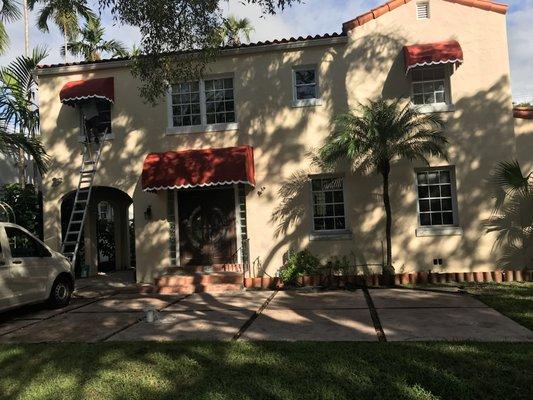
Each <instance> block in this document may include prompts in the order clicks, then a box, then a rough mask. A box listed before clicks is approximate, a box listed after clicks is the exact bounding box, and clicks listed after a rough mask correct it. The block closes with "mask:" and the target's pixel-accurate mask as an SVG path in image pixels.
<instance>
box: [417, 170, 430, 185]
mask: <svg viewBox="0 0 533 400" xmlns="http://www.w3.org/2000/svg"><path fill="white" fill-rule="evenodd" d="M416 177H417V180H418V184H419V185H427V183H428V176H427V174H426V173H425V172H420V173H418V174H417V175H416Z"/></svg>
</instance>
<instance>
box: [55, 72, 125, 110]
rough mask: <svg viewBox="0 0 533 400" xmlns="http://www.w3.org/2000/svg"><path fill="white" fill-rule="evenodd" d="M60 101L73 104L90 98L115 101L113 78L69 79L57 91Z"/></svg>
mask: <svg viewBox="0 0 533 400" xmlns="http://www.w3.org/2000/svg"><path fill="white" fill-rule="evenodd" d="M59 98H60V100H61V102H62V103H64V104H67V105H69V106H75V105H76V104H77V103H80V102H83V101H85V100H90V99H100V100H105V101H108V102H110V103H114V102H115V83H114V79H113V78H100V79H87V80H82V81H71V82H68V83H66V84H65V86H63V88H62V89H61V91H60V92H59Z"/></svg>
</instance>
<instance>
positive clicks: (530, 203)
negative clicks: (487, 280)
mask: <svg viewBox="0 0 533 400" xmlns="http://www.w3.org/2000/svg"><path fill="white" fill-rule="evenodd" d="M532 177H533V172H530V173H529V174H527V175H525V174H524V173H523V172H522V169H521V167H520V163H519V162H518V161H516V160H515V161H502V162H500V163H498V164H497V165H496V167H495V168H494V170H493V171H492V172H491V176H490V179H489V182H490V183H491V184H492V185H493V187H494V189H495V195H494V197H495V200H496V201H495V205H494V210H493V213H492V216H491V217H490V218H489V219H488V221H486V222H487V232H495V233H496V235H497V236H496V241H495V243H494V245H495V247H496V248H500V249H502V256H501V257H500V259H499V260H498V262H499V264H500V265H501V266H503V267H516V266H517V265H520V264H522V265H523V267H524V268H528V267H531V266H532V265H533V253H532V252H533V179H532Z"/></svg>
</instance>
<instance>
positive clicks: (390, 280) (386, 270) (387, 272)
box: [381, 162, 394, 285]
mask: <svg viewBox="0 0 533 400" xmlns="http://www.w3.org/2000/svg"><path fill="white" fill-rule="evenodd" d="M389 174H390V164H389V163H388V162H387V163H385V164H384V165H383V166H382V167H381V175H382V176H383V205H384V206H385V214H386V226H385V236H386V240H387V257H386V260H385V265H384V266H383V276H384V278H385V281H386V282H385V283H386V284H387V285H392V284H394V277H393V276H394V267H393V266H392V210H391V205H390V197H389Z"/></svg>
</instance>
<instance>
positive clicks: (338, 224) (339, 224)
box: [335, 218, 346, 229]
mask: <svg viewBox="0 0 533 400" xmlns="http://www.w3.org/2000/svg"><path fill="white" fill-rule="evenodd" d="M335 229H346V223H345V221H344V218H335Z"/></svg>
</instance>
